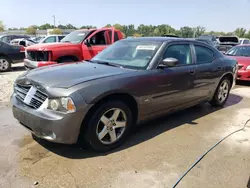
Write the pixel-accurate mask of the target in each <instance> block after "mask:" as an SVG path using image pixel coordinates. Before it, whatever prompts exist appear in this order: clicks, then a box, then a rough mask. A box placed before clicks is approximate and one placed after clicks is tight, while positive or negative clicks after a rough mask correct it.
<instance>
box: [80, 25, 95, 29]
mask: <svg viewBox="0 0 250 188" xmlns="http://www.w3.org/2000/svg"><path fill="white" fill-rule="evenodd" d="M80 29H96V26H92V25H83V26H81V27H80Z"/></svg>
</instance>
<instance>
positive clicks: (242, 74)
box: [237, 70, 250, 81]
mask: <svg viewBox="0 0 250 188" xmlns="http://www.w3.org/2000/svg"><path fill="white" fill-rule="evenodd" d="M237 80H243V81H250V70H238V73H237Z"/></svg>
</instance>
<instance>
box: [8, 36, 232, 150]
mask: <svg viewBox="0 0 250 188" xmlns="http://www.w3.org/2000/svg"><path fill="white" fill-rule="evenodd" d="M236 73H237V62H236V60H234V59H231V58H227V57H226V56H224V55H223V54H221V53H220V52H219V51H218V50H216V49H214V48H212V47H211V46H209V45H207V44H205V43H203V42H198V41H195V40H188V39H178V38H167V37H142V38H130V39H124V40H120V41H117V42H116V43H114V44H113V45H111V46H110V47H108V48H106V49H105V50H103V51H102V52H100V53H99V54H97V55H96V56H95V57H94V58H92V59H91V60H90V61H89V62H85V63H65V64H61V65H52V66H49V67H42V68H38V69H34V70H31V71H27V72H26V73H25V74H23V75H21V76H20V77H19V78H17V80H16V81H15V83H14V93H13V95H12V104H13V114H14V117H15V118H16V119H17V120H18V121H19V122H21V124H22V125H23V126H24V127H26V128H27V129H28V130H29V131H31V133H32V134H34V135H36V136H37V137H40V138H43V139H46V140H49V141H52V142H59V143H66V144H73V143H76V142H80V143H87V145H88V146H89V147H90V148H92V149H94V150H96V151H107V150H110V149H113V148H115V147H117V146H119V145H120V144H122V143H123V142H124V141H125V140H126V139H127V137H128V136H129V133H130V131H131V128H132V127H133V126H135V124H136V123H140V122H142V121H146V120H148V119H151V118H154V117H156V116H161V115H164V114H166V113H169V112H173V111H176V110H180V109H183V108H187V107H190V106H193V105H196V104H199V103H203V102H210V104H211V105H213V106H223V105H224V104H225V102H226V101H227V98H228V95H229V91H230V89H231V88H232V87H233V85H234V83H235V77H236Z"/></svg>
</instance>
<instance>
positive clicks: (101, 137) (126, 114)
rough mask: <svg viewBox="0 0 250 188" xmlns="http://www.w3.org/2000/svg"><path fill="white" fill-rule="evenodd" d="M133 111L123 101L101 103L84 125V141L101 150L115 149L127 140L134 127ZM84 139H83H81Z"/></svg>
mask: <svg viewBox="0 0 250 188" xmlns="http://www.w3.org/2000/svg"><path fill="white" fill-rule="evenodd" d="M132 122H133V121H132V113H131V111H130V109H129V108H128V106H127V105H126V104H124V103H123V102H121V101H109V102H106V103H103V104H101V105H100V106H99V107H98V108H97V109H96V110H94V112H93V114H91V117H90V118H89V120H88V121H87V123H86V124H85V125H83V126H87V130H86V131H85V133H83V135H82V136H83V138H81V139H84V141H85V142H84V143H87V145H88V146H89V147H90V148H91V149H93V150H95V151H99V152H105V151H108V150H111V149H114V148H116V147H118V146H119V145H121V144H122V143H124V142H125V140H126V139H127V137H128V135H129V132H130V130H131V127H132ZM80 141H82V140H80Z"/></svg>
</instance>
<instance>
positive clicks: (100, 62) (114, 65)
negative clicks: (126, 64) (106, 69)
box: [91, 60, 123, 68]
mask: <svg viewBox="0 0 250 188" xmlns="http://www.w3.org/2000/svg"><path fill="white" fill-rule="evenodd" d="M91 62H94V63H98V64H103V65H108V66H113V67H120V68H123V66H121V65H117V64H115V63H110V62H107V61H96V60H95V61H91Z"/></svg>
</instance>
